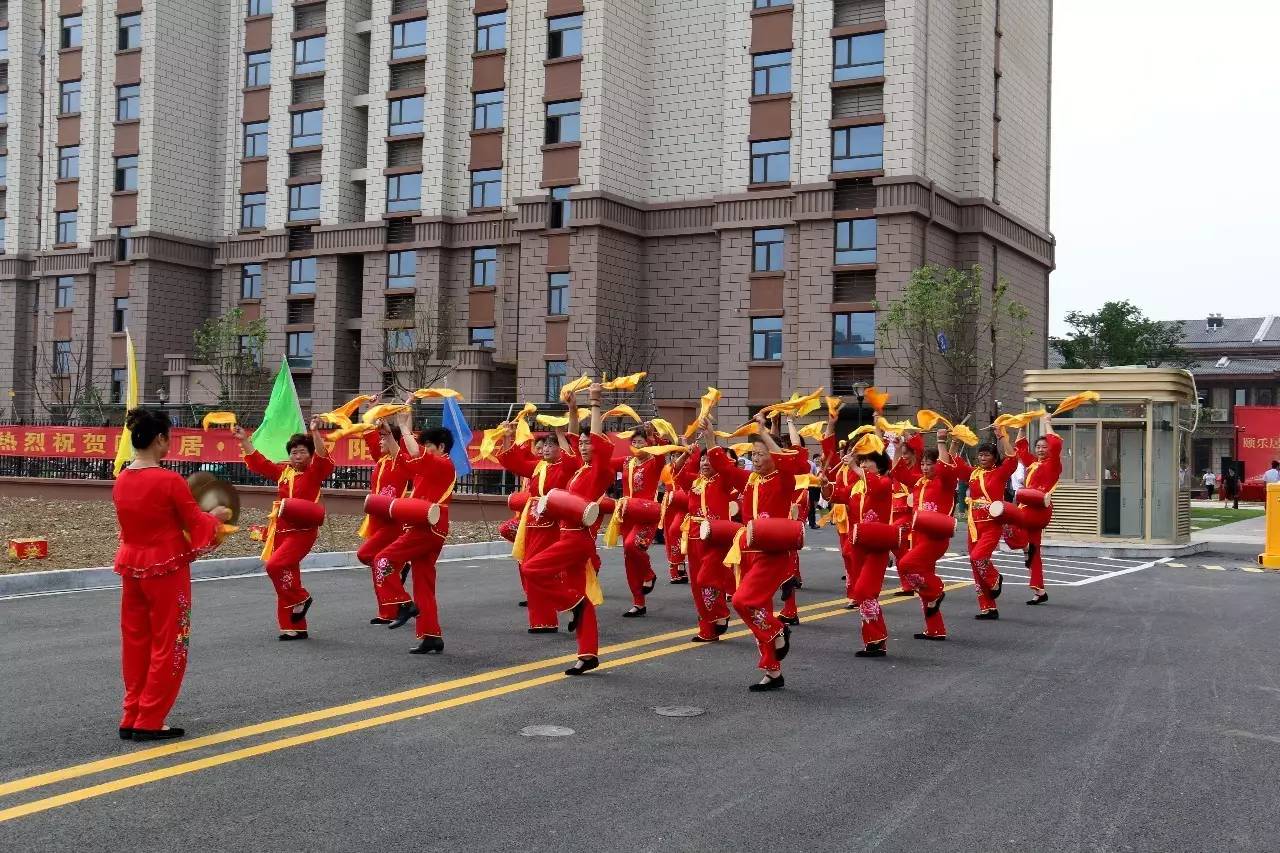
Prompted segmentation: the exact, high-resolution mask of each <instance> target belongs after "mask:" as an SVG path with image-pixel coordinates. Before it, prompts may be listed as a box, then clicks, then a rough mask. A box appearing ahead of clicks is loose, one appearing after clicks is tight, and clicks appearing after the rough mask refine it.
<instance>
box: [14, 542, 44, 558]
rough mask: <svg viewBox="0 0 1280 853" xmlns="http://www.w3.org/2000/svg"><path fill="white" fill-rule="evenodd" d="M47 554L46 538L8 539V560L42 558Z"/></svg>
mask: <svg viewBox="0 0 1280 853" xmlns="http://www.w3.org/2000/svg"><path fill="white" fill-rule="evenodd" d="M48 556H49V540H48V539H10V540H9V559H10V560H43V559H45V558H47V557H48Z"/></svg>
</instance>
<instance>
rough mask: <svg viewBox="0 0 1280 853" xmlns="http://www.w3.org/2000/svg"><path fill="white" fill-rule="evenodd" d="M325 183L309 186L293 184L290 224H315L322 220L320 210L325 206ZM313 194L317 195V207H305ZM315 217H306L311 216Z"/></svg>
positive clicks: (312, 183)
mask: <svg viewBox="0 0 1280 853" xmlns="http://www.w3.org/2000/svg"><path fill="white" fill-rule="evenodd" d="M322 187H323V183H322V182H321V181H313V182H311V183H309V184H293V185H291V186H290V187H289V220H288V221H289V222H313V221H315V220H318V219H319V218H320V209H321V207H322V206H323V204H324V193H323V192H322ZM312 192H314V193H315V205H314V206H310V205H307V206H305V207H304V206H303V203H304V202H306V201H308V200H309V199H308V198H307V196H309V195H310V194H311V193H312ZM311 213H314V214H315V215H314V216H304V215H302V214H311Z"/></svg>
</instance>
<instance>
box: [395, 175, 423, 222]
mask: <svg viewBox="0 0 1280 853" xmlns="http://www.w3.org/2000/svg"><path fill="white" fill-rule="evenodd" d="M421 208H422V173H421V172H411V173H410V174H407V175H391V176H390V177H388V178H387V213H399V212H401V211H405V210H420V209H421Z"/></svg>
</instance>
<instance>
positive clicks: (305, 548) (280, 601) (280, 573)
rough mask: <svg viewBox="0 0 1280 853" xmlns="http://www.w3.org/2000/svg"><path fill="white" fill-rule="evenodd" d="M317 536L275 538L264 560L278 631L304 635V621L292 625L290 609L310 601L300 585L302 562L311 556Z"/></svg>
mask: <svg viewBox="0 0 1280 853" xmlns="http://www.w3.org/2000/svg"><path fill="white" fill-rule="evenodd" d="M319 535H320V530H319V528H316V529H315V530H289V531H281V532H279V533H277V534H276V547H275V550H274V551H272V552H271V556H270V557H269V558H267V566H266V569H267V577H269V578H271V583H272V585H273V586H274V587H275V588H276V623H277V624H278V625H279V626H280V630H281V631H305V630H307V620H306V619H303V620H302V621H301V622H294V621H293V618H292V616H293V608H294V607H295V606H296V605H298V604H301V603H302V602H304V601H306V600H307V599H308V598H310V597H311V593H309V592H307V588H306V587H304V586H303V585H302V559H303V558H304V557H306V556H307V554H309V553H311V546H312V545H314V544H316V538H317V537H318V536H319Z"/></svg>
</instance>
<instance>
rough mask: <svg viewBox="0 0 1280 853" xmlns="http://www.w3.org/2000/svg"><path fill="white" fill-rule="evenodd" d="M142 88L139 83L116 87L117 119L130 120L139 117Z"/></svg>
mask: <svg viewBox="0 0 1280 853" xmlns="http://www.w3.org/2000/svg"><path fill="white" fill-rule="evenodd" d="M141 88H142V87H140V86H139V85H138V84H137V83H134V84H133V85H131V86H117V87H116V121H130V120H131V119H136V118H137V117H138V101H139V97H140V94H141Z"/></svg>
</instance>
